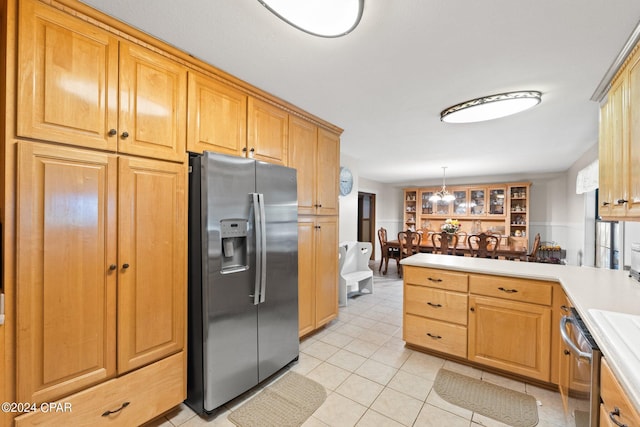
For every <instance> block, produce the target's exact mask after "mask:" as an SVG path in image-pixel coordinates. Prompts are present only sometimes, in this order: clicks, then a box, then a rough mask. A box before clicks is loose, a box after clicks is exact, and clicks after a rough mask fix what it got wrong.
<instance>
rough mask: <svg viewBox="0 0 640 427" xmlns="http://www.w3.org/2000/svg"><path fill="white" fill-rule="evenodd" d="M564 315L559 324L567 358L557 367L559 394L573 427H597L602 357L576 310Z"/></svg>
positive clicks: (573, 309)
mask: <svg viewBox="0 0 640 427" xmlns="http://www.w3.org/2000/svg"><path fill="white" fill-rule="evenodd" d="M563 308H565V307H563ZM568 311H569V314H567V315H565V316H562V319H561V320H560V335H561V336H562V341H564V343H565V344H566V346H567V350H565V351H564V354H565V356H567V357H570V359H569V361H568V362H566V363H561V364H560V394H561V395H562V399H563V401H564V402H565V410H566V411H567V412H569V414H570V416H571V417H572V418H573V420H574V423H575V426H576V427H598V425H599V414H600V412H599V411H600V359H601V357H602V353H601V352H600V349H599V348H598V346H597V344H596V342H595V340H594V339H593V337H592V336H591V334H590V333H589V330H588V329H587V327H586V326H585V324H584V322H583V321H582V319H581V318H580V315H579V314H578V312H577V311H576V309H575V308H573V307H569V308H568Z"/></svg>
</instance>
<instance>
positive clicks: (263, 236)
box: [258, 193, 267, 302]
mask: <svg viewBox="0 0 640 427" xmlns="http://www.w3.org/2000/svg"><path fill="white" fill-rule="evenodd" d="M258 204H259V206H260V233H259V234H258V236H259V238H260V250H261V252H262V254H261V255H260V264H261V265H260V302H264V301H265V299H266V295H267V218H266V216H265V213H264V194H262V193H259V194H258Z"/></svg>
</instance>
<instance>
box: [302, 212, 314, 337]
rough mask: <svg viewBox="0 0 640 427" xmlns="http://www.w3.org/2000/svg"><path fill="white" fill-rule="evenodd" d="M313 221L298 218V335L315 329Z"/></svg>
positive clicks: (311, 219)
mask: <svg viewBox="0 0 640 427" xmlns="http://www.w3.org/2000/svg"><path fill="white" fill-rule="evenodd" d="M315 233H316V229H315V222H314V220H313V218H309V217H307V218H300V219H299V220H298V318H299V319H298V328H299V332H298V334H299V336H303V335H306V334H308V333H309V332H311V331H313V330H314V329H315V325H316V323H315V318H316V304H315V303H316V298H315V290H316V286H315V282H316V261H315Z"/></svg>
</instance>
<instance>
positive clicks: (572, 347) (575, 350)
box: [560, 316, 592, 363]
mask: <svg viewBox="0 0 640 427" xmlns="http://www.w3.org/2000/svg"><path fill="white" fill-rule="evenodd" d="M567 323H571V324H573V325H574V326H575V327H576V328H578V329H580V327H579V325H578V324H577V323H576V322H575V319H574V318H573V317H571V316H562V319H560V335H561V336H562V341H564V342H565V344H567V345H568V346H569V349H570V350H571V352H572V353H574V354H575V355H576V356H577V357H580V358H583V359H586V360H588V361H589V363H591V359H592V357H591V353H587V352H585V351H582V350H580V348H578V346H577V345H576V343H574V342H573V341H572V340H571V338H570V337H569V334H568V333H567Z"/></svg>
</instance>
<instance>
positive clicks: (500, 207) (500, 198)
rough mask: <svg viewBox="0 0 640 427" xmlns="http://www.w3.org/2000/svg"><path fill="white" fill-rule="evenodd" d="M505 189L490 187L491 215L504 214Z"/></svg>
mask: <svg viewBox="0 0 640 427" xmlns="http://www.w3.org/2000/svg"><path fill="white" fill-rule="evenodd" d="M504 195H505V189H504V188H491V189H489V215H504V214H505V212H504V207H505V197H504Z"/></svg>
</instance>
